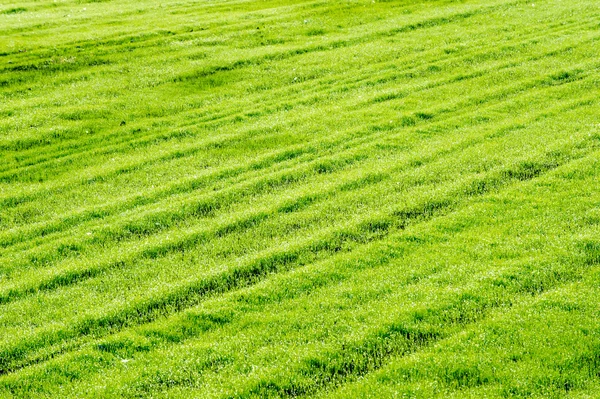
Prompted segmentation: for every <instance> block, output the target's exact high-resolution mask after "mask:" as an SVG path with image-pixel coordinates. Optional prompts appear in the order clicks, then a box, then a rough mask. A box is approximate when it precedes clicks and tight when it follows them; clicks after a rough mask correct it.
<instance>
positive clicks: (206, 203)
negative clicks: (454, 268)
mask: <svg viewBox="0 0 600 399" xmlns="http://www.w3.org/2000/svg"><path fill="white" fill-rule="evenodd" d="M578 103H585V101H583V102H581V101H580V102H578ZM574 104H575V105H576V104H577V103H574ZM574 104H570V105H567V106H566V107H563V106H557V107H556V108H555V109H554V111H553V112H554V113H557V112H562V110H563V109H569V108H572V107H573V106H574ZM546 111H547V110H545V111H544V112H546ZM547 115H548V114H547V113H544V114H543V116H547ZM541 116H542V115H539V116H537V117H534V118H533V120H535V119H536V118H539V117H541ZM508 131H510V129H508ZM466 140H467V141H466V142H465V144H467V145H469V146H470V145H474V144H475V143H476V142H478V141H479V142H480V141H481V140H484V138H480V139H479V140H476V141H475V142H473V141H472V140H469V139H468V138H467V139H466ZM464 148H465V147H464V144H461V143H458V144H457V145H454V146H452V147H450V148H445V149H443V150H442V151H438V152H437V153H436V154H433V155H431V156H430V157H429V158H430V159H429V161H431V160H435V159H438V158H439V157H440V156H445V157H447V156H449V155H451V154H452V153H454V152H456V151H460V150H462V149H464ZM354 156H356V155H354ZM351 159H352V158H351ZM423 162H428V160H427V159H424V158H421V159H420V163H421V164H422V163H423ZM409 163H410V162H409ZM316 166H318V164H316V165H315V167H316ZM406 166H407V165H400V166H398V167H393V168H391V169H389V170H388V169H386V170H385V172H393V171H400V170H402V169H403V168H406ZM312 169H313V170H316V168H312ZM308 170H309V171H310V170H311V168H309V169H308ZM379 172H381V171H379ZM285 176H286V175H281V177H275V178H274V179H271V180H273V181H275V182H283V183H284V184H285V185H286V186H287V185H288V184H289V183H290V182H293V181H294V180H296V181H297V180H298V178H300V179H301V175H298V176H297V178H294V179H292V180H291V181H290V178H289V176H288V177H285ZM283 177H285V178H283ZM282 178H283V179H282ZM379 181H380V179H376V180H374V181H372V182H373V183H379ZM358 183H359V184H358V185H356V183H352V182H345V183H343V185H344V186H345V187H344V188H343V190H347V189H348V188H351V187H352V186H353V185H355V187H354V189H356V188H361V187H362V184H363V183H364V182H358ZM481 184H484V183H481ZM265 186H266V187H271V186H272V184H267V185H265V184H264V182H263V183H258V187H259V188H260V187H262V188H264V187H265ZM339 189H342V188H339ZM252 191H255V190H254V189H252ZM324 195H325V196H321V197H319V196H317V197H315V198H313V200H312V203H314V201H315V200H320V199H326V198H330V197H331V194H330V195H327V194H324ZM293 201H304V198H303V195H301V197H299V198H295V199H294V200H293ZM213 203H215V204H216V203H218V201H216V200H214V198H213V199H211V198H208V199H206V200H201V201H199V202H197V203H193V204H191V205H190V204H187V205H186V207H187V208H186V209H190V210H192V211H193V210H198V212H200V214H198V215H197V216H200V217H202V214H205V213H207V212H208V213H207V214H206V216H210V215H209V214H210V213H211V212H210V211H211V209H213V208H214V207H213V206H212V205H211V204H213ZM215 206H216V205H215ZM280 207H281V205H276V206H275V207H273V208H272V209H271V210H265V211H266V213H263V212H265V211H261V212H259V213H258V214H256V215H251V216H244V219H243V220H247V221H249V223H250V224H249V225H248V224H247V223H246V222H244V221H243V220H240V221H236V222H234V223H233V225H238V224H239V223H241V225H248V226H249V227H250V226H252V227H253V226H256V225H257V223H258V222H260V221H265V220H266V219H267V218H268V217H269V215H273V214H276V213H277V212H279V211H281V210H283V208H281V209H279V208H280ZM278 209H279V211H278ZM194 212H196V211H194ZM194 212H192V214H193V213H194ZM257 218H258V219H257ZM152 220H153V219H152ZM152 220H150V221H152ZM148 223H149V224H150V225H153V223H150V222H148ZM148 223H142V225H136V224H133V225H132V224H131V222H127V224H126V225H125V226H126V227H127V226H129V227H127V228H126V230H127V231H130V230H131V229H133V232H135V231H137V230H140V229H143V226H144V225H145V224H148ZM161 223H163V221H161ZM165 223H167V222H165ZM167 224H168V223H167ZM136 226H137V227H136ZM222 228H224V229H226V230H228V229H230V228H231V227H227V225H225V226H223V227H222ZM222 228H221V227H217V228H216V230H214V231H213V232H212V233H211V232H210V230H209V231H206V230H199V232H196V233H193V234H191V235H190V238H189V242H191V243H194V242H196V239H197V237H204V238H205V239H208V237H210V236H211V235H213V234H216V233H215V232H217V231H220V230H221V229H222ZM152 229H153V228H151V230H152ZM158 230H161V229H158ZM158 230H157V231H158ZM118 231H119V229H117V231H116V232H117V233H118ZM140 231H141V230H140ZM151 232H152V231H151ZM108 233H110V234H109V235H108V236H106V234H105V236H106V237H105V238H110V236H111V235H114V231H113V229H110V230H109V231H108ZM121 235H122V234H121ZM121 235H119V234H117V235H116V236H115V237H117V238H118V237H121ZM113 238H114V237H113ZM90 240H91V241H93V242H98V241H102V240H99V239H98V238H97V237H96V238H93V239H90ZM187 241H188V239H184V240H183V241H181V243H180V244H177V243H174V244H173V245H174V247H173V248H175V249H177V248H179V246H180V245H183V246H184V247H185V248H189V245H187V244H185V242H187ZM64 245H67V244H64ZM71 245H75V246H80V244H78V243H77V242H71V243H69V244H68V245H67V246H71ZM137 245H138V244H136V243H134V247H132V249H130V250H128V251H127V252H128V253H139V248H138V247H137ZM62 246H63V244H61V246H60V247H59V248H58V252H57V253H54V254H52V255H50V256H51V257H55V256H59V257H61V256H62V251H61V250H60V249H61V248H62ZM133 248H136V249H133ZM149 250H150V251H152V250H151V249H149ZM132 251H133V252H132ZM117 252H119V251H117ZM158 253H160V254H163V255H166V254H168V253H170V251H167V252H164V251H162V250H161V251H158ZM40 256H41V257H40ZM35 257H36V259H44V255H43V254H37V255H35ZM46 257H47V255H46ZM28 261H29V260H28ZM11 263H14V260H13V261H11ZM109 264H113V265H114V267H117V266H122V262H120V261H115V262H109ZM100 270H104V267H100ZM80 273H81V274H82V276H88V273H89V272H88V271H78V272H76V275H79V274H80ZM93 275H96V273H93ZM65 276H66V277H65ZM65 276H62V277H61V276H60V275H59V276H55V277H52V278H50V280H49V281H53V280H54V279H58V280H59V281H71V280H72V279H73V280H77V281H79V279H74V276H73V275H72V271H70V272H66V275H65ZM44 286H45V287H46V288H47V287H56V284H55V283H49V284H48V285H45V284H44ZM39 289H40V287H35V286H34V287H30V288H27V289H25V291H26V292H30V293H32V292H35V291H36V290H39ZM10 291H11V290H9V291H8V292H10ZM19 291H21V289H17V292H19ZM5 293H6V294H5V295H4V296H3V297H2V298H4V299H3V300H2V302H5V301H9V299H8V298H18V297H20V295H16V293H15V292H13V293H10V294H9V293H7V291H5ZM15 295H16V296H15Z"/></svg>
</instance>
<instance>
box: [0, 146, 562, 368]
mask: <svg viewBox="0 0 600 399" xmlns="http://www.w3.org/2000/svg"><path fill="white" fill-rule="evenodd" d="M571 160H572V158H571V159H570V160H569V161H571ZM563 164H565V161H563V162H560V161H559V160H556V159H555V158H552V157H551V158H549V159H547V160H545V161H540V162H538V163H524V164H520V165H518V166H517V167H516V169H515V168H511V169H508V170H505V171H504V172H502V173H501V176H502V178H503V179H504V181H503V180H499V181H496V179H492V180H493V186H494V187H495V189H499V188H500V187H506V186H507V185H509V184H510V183H511V182H519V181H526V180H530V179H533V178H537V177H539V176H541V175H543V174H544V173H546V172H548V171H550V170H553V169H555V168H556V167H558V166H561V165H563ZM503 183H504V184H503ZM491 186H492V184H490V185H488V186H487V187H491ZM470 187H472V183H471V184H469V185H467V186H465V187H461V188H459V189H458V190H455V191H454V192H451V193H448V194H447V195H445V197H444V198H436V199H435V200H432V201H430V202H425V203H423V204H421V205H416V206H415V207H414V208H411V209H400V210H396V211H394V212H392V213H391V214H390V215H384V216H383V217H370V218H367V219H365V220H363V221H361V222H359V223H357V224H355V225H354V226H352V227H350V226H349V227H347V228H345V229H342V230H338V231H334V232H332V233H329V234H326V235H322V236H321V237H319V238H318V239H316V240H314V239H309V240H305V242H304V243H302V244H297V245H294V246H292V247H287V248H286V249H285V250H283V251H281V250H280V251H277V250H275V251H273V250H270V251H268V253H267V254H262V255H260V256H259V257H258V258H256V259H255V260H252V261H250V262H249V263H246V264H245V265H243V266H241V267H237V268H234V269H233V270H227V271H224V272H222V273H219V274H215V275H214V276H213V277H209V278H206V279H204V280H200V281H196V282H193V283H191V284H189V285H185V286H181V287H179V288H178V289H176V290H170V291H169V292H166V293H164V294H162V295H159V296H157V297H155V298H148V299H146V300H142V301H139V302H138V303H136V304H133V305H131V306H130V307H129V308H128V309H127V308H126V309H123V310H121V311H120V312H119V313H117V314H114V315H105V316H102V317H98V318H88V319H86V320H83V321H81V322H79V323H78V324H77V325H75V326H73V327H72V328H70V329H68V330H65V329H63V330H59V331H55V332H52V333H49V334H43V335H42V336H40V337H38V338H37V339H36V340H35V341H28V342H24V343H23V344H22V345H19V346H18V347H15V348H12V349H9V348H5V349H4V350H2V352H0V353H1V354H2V356H0V359H2V360H3V361H2V363H0V374H7V373H11V372H14V371H16V370H18V369H22V368H24V367H27V366H29V365H31V364H33V363H37V362H39V361H40V360H41V359H36V360H33V359H27V354H31V352H32V351H35V350H37V349H39V348H42V347H48V346H49V345H54V344H58V343H60V342H64V341H67V340H73V339H76V338H77V337H80V336H82V335H90V336H93V337H99V336H102V335H105V334H107V333H109V332H115V331H119V330H122V329H123V328H126V327H130V326H133V325H139V324H144V323H148V322H150V321H153V320H156V319H157V318H158V317H164V316H167V315H169V314H173V313H177V312H180V311H182V310H184V309H186V308H189V307H191V306H194V305H197V304H198V303H200V302H202V301H203V300H204V298H206V296H209V295H214V294H219V293H224V292H227V291H231V290H234V289H239V288H241V287H245V286H250V285H253V284H255V283H257V282H258V281H261V280H263V279H264V278H265V277H266V276H267V275H268V274H270V273H280V272H284V271H287V270H291V269H294V268H298V267H302V266H304V265H306V264H308V263H312V262H315V261H317V260H319V259H322V256H323V255H325V256H329V255H331V254H332V253H335V252H337V251H338V250H339V249H340V248H341V247H342V246H343V245H347V244H350V243H357V244H363V243H368V242H372V241H374V240H381V239H382V238H384V237H386V236H388V235H389V234H390V233H391V232H392V231H397V230H399V229H404V228H406V226H407V225H408V224H413V223H421V222H423V221H427V220H430V219H432V218H434V217H437V216H440V215H444V214H447V213H448V212H451V211H453V210H454V209H456V207H458V206H460V204H461V201H460V197H461V196H462V195H464V193H465V192H467V193H469V194H470V196H476V195H483V194H486V193H487V192H488V191H489V189H486V190H477V191H473V190H471V189H470ZM477 187H480V185H479V184H478V185H477Z"/></svg>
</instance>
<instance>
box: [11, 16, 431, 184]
mask: <svg viewBox="0 0 600 399" xmlns="http://www.w3.org/2000/svg"><path fill="white" fill-rule="evenodd" d="M417 25H424V26H425V25H427V26H429V25H431V24H427V23H424V24H417ZM410 26H413V25H409V27H410ZM432 26H435V24H433V25H432ZM408 30H411V29H408ZM360 43H362V41H361V42H360ZM327 50H330V49H327ZM301 53H302V52H301ZM236 63H237V62H236ZM225 69H226V70H229V69H227V68H225ZM218 71H220V70H218ZM130 136H131V135H128V136H127V137H130ZM117 137H123V136H122V135H120V134H117ZM5 177H6V176H5ZM5 177H3V178H5Z"/></svg>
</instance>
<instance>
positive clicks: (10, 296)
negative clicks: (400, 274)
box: [2, 148, 537, 303]
mask: <svg viewBox="0 0 600 399" xmlns="http://www.w3.org/2000/svg"><path fill="white" fill-rule="evenodd" d="M455 150H456V148H455ZM529 166H530V167H531V170H532V171H531V173H537V172H536V168H537V166H535V165H529ZM511 173H512V172H511ZM519 173H520V172H515V173H514V175H515V176H518V175H519ZM523 173H530V172H527V171H526V172H523ZM515 176H512V177H515ZM492 180H494V179H492ZM492 180H491V181H485V179H483V180H481V179H480V180H478V181H477V182H473V183H472V184H473V187H472V188H470V189H469V190H468V191H467V193H469V192H470V191H477V192H482V191H484V190H489V189H493V186H494V184H495V183H494V181H492ZM375 181H377V182H378V181H379V179H377V180H375ZM349 184H350V186H352V184H353V183H349ZM362 184H363V183H359V187H360V186H362ZM344 189H347V188H344ZM326 197H329V196H326ZM315 199H318V197H317V198H314V199H313V201H312V202H313V203H314V200H315ZM297 201H304V199H303V198H298V199H297ZM287 206H288V205H286V207H287ZM275 208H277V207H275ZM281 211H285V209H284V208H279V209H272V210H270V211H266V213H264V212H263V211H261V212H259V213H257V214H253V215H250V216H245V217H244V218H243V219H242V220H238V221H235V222H233V223H231V224H229V225H227V224H226V225H224V226H222V227H217V228H216V229H215V230H213V232H210V231H206V230H199V231H197V232H193V233H191V234H189V233H188V236H187V238H184V239H183V240H175V241H173V240H169V241H170V242H169V243H168V244H166V246H164V245H159V246H158V247H154V246H153V245H151V246H150V247H148V246H145V247H143V248H144V249H143V250H141V249H140V248H138V247H137V244H135V243H134V246H133V247H131V248H132V249H131V250H128V251H127V252H129V253H130V254H136V253H137V254H138V255H132V259H133V260H135V259H136V257H137V256H141V257H146V256H151V257H152V258H155V257H157V256H159V257H162V256H165V255H167V254H169V253H172V252H173V251H180V250H181V249H182V248H190V247H193V246H194V245H197V243H198V240H200V241H201V242H204V241H205V240H209V239H210V237H211V236H213V237H218V236H221V235H222V234H223V232H229V231H231V232H233V231H235V232H239V231H240V230H239V228H240V227H241V226H246V227H244V228H243V229H246V228H251V227H254V226H257V225H258V224H260V223H262V222H263V221H266V220H267V218H269V216H270V215H273V214H274V213H273V212H275V213H277V212H281ZM384 219H385V218H384ZM380 222H381V221H380ZM381 223H388V222H381ZM232 228H233V230H231V229H232ZM117 253H120V252H119V251H117ZM132 259H129V258H128V259H122V258H120V257H119V256H117V257H116V258H114V260H113V261H109V262H108V263H100V264H97V265H95V266H93V267H92V269H93V271H91V272H90V270H88V269H87V267H89V265H87V266H86V268H84V269H79V268H75V269H71V270H64V271H62V272H59V273H60V274H58V275H56V276H53V277H49V278H48V279H44V280H45V281H44V282H40V283H39V285H37V284H36V285H34V286H30V287H21V288H12V289H8V290H7V291H5V294H4V295H3V297H2V298H3V300H2V302H4V303H6V302H10V301H12V300H15V299H19V298H21V297H23V295H31V294H33V293H34V292H38V291H40V290H47V289H55V288H57V287H61V286H65V285H66V284H68V285H71V284H74V283H75V282H78V281H81V280H82V279H87V278H90V277H93V276H95V275H97V274H98V273H100V272H102V271H106V270H108V269H111V268H117V267H118V268H120V267H124V266H126V265H127V264H129V263H130V262H128V260H131V261H133V260H132ZM107 268H108V269H107ZM7 288H8V287H7Z"/></svg>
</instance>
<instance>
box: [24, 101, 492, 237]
mask: <svg viewBox="0 0 600 399" xmlns="http://www.w3.org/2000/svg"><path fill="white" fill-rule="evenodd" d="M476 102H477V101H476ZM479 102H481V101H479ZM186 185H187V183H186ZM192 187H193V186H192ZM101 213H102V214H105V212H104V211H103V212H101ZM43 231H44V230H42V232H43ZM21 238H22V236H21V237H20V238H19V239H21Z"/></svg>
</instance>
